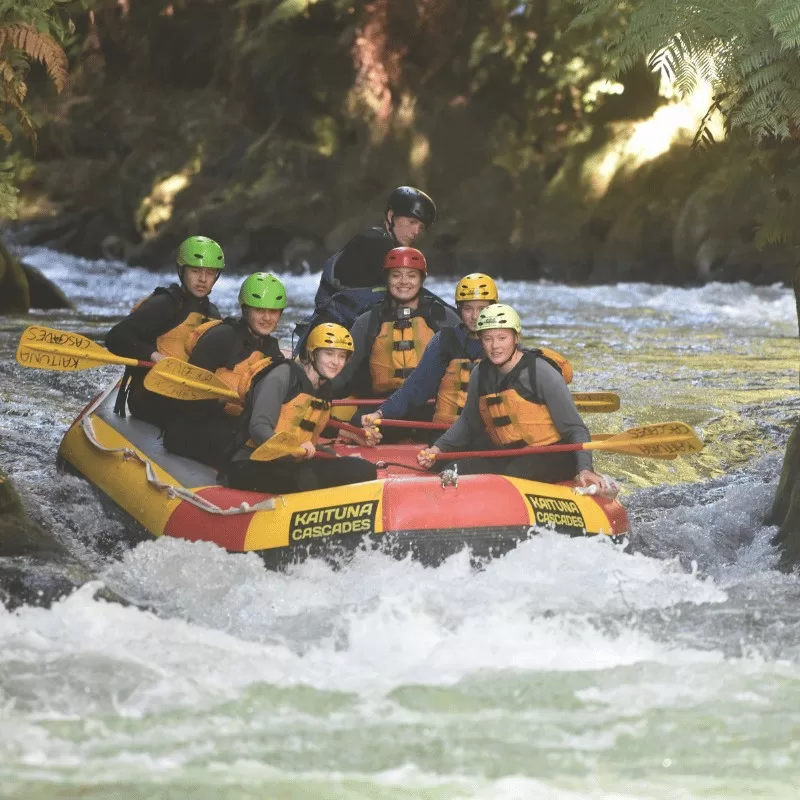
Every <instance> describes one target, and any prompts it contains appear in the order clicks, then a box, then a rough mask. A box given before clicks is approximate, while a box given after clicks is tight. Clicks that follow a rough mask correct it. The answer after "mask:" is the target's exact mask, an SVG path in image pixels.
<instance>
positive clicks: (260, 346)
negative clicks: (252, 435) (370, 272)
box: [164, 272, 286, 467]
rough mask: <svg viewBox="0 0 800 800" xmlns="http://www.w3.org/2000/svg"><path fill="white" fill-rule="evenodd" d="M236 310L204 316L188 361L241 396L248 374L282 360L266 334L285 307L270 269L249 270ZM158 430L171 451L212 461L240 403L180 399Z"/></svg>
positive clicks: (217, 460)
mask: <svg viewBox="0 0 800 800" xmlns="http://www.w3.org/2000/svg"><path fill="white" fill-rule="evenodd" d="M239 305H240V307H241V316H239V317H227V318H225V319H223V320H210V321H208V322H206V323H205V324H203V325H201V326H200V327H198V328H197V329H196V330H195V331H194V332H193V333H192V334H191V335H190V336H189V338H188V339H187V342H186V352H187V354H188V357H189V363H190V364H193V365H195V366H197V367H202V368H203V369H206V370H208V371H209V372H214V373H216V375H217V377H218V378H220V379H221V380H222V381H223V383H225V384H226V385H227V386H228V387H229V388H230V389H233V390H234V391H236V392H238V393H239V395H240V396H241V397H245V396H246V395H247V392H248V390H249V388H250V382H251V381H252V379H253V376H254V375H255V374H256V373H257V372H259V371H261V370H263V369H264V367H265V366H267V365H269V364H276V363H278V362H280V361H283V360H284V355H283V353H282V352H281V348H280V343H279V342H278V340H277V339H276V338H275V337H274V336H273V335H272V334H273V333H274V332H275V329H276V328H277V326H278V323H279V322H280V319H281V315H282V314H283V310H284V309H285V308H286V288H285V287H284V285H283V283H282V282H281V281H280V280H279V279H278V278H276V277H275V276H274V275H272V274H270V273H268V272H255V273H253V274H252V275H248V277H247V278H245V279H244V281H243V282H242V285H241V288H240V289H239ZM181 406H182V408H181V413H179V414H174V415H173V418H172V420H171V421H170V424H168V425H167V426H166V430H165V431H164V446H165V447H166V448H167V450H169V451H170V452H172V453H176V454H177V455H181V456H185V457H187V458H193V459H194V460H195V461H200V462H201V463H203V464H208V465H210V466H214V467H218V466H220V464H222V462H223V460H224V456H225V454H226V452H227V450H228V449H229V448H230V446H231V443H232V441H233V437H234V434H235V432H236V428H237V424H238V423H237V418H238V416H239V415H240V414H241V413H242V403H241V402H238V401H233V400H228V401H226V402H224V403H221V402H218V401H216V400H208V401H200V402H184V403H182V404H181Z"/></svg>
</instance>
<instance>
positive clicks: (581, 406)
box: [572, 392, 619, 414]
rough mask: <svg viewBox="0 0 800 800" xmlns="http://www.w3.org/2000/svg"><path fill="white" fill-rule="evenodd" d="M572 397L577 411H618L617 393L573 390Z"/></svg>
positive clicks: (603, 412)
mask: <svg viewBox="0 0 800 800" xmlns="http://www.w3.org/2000/svg"><path fill="white" fill-rule="evenodd" d="M572 399H573V400H574V401H575V406H576V407H577V409H578V410H579V411H584V412H586V413H588V414H610V413H611V412H612V411H619V395H618V394H615V393H614V392H573V393H572Z"/></svg>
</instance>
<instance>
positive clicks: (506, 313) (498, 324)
mask: <svg viewBox="0 0 800 800" xmlns="http://www.w3.org/2000/svg"><path fill="white" fill-rule="evenodd" d="M476 328H477V330H478V333H480V332H481V331H492V330H498V329H501V328H510V329H511V330H512V331H516V332H517V333H522V322H521V321H520V318H519V314H517V312H516V311H514V309H513V308H511V306H507V305H505V304H504V303H495V304H494V305H493V306H486V308H484V309H483V311H481V313H480V316H479V317H478V323H477V325H476Z"/></svg>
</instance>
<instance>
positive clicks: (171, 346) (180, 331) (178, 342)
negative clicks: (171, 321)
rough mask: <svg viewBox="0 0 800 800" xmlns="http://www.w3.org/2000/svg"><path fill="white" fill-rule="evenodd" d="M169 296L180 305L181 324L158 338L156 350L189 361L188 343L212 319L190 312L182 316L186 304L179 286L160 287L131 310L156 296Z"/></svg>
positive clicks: (164, 354) (179, 316) (196, 312)
mask: <svg viewBox="0 0 800 800" xmlns="http://www.w3.org/2000/svg"><path fill="white" fill-rule="evenodd" d="M161 293H164V294H168V295H169V296H170V297H172V299H173V300H175V302H176V303H177V304H178V309H179V311H178V314H177V316H178V318H179V319H180V322H178V323H177V324H176V325H174V326H173V327H171V328H170V329H169V330H167V331H164V333H162V334H161V335H160V336H158V337H156V350H157V351H158V352H159V353H161V355H163V356H170V357H172V358H178V359H180V360H181V361H188V360H189V353H188V352H187V351H186V342H187V340H188V339H189V337H190V336H191V335H192V333H194V331H195V330H196V329H197V328H199V327H200V326H201V325H202V324H203V323H205V322H207V321H208V320H209V319H210V318H209V317H207V316H206V315H205V314H201V313H200V312H199V311H190V312H189V313H188V314H186V315H185V316H181V314H180V307H181V306H182V304H183V302H184V296H183V292H182V291H181V289H180V287H179V286H177V285H174V286H169V287H167V288H164V287H162V286H159V287H158V288H157V289H156V290H155V291H154V292H153V293H152V294H149V295H147V297H143V298H142V299H141V300H139V301H138V302H136V303H135V304H134V306H133V308H132V309H131V312H133V311H136V309H137V308H139V307H140V306H141V305H142V303H144V302H145V301H146V300H149V299H150V298H151V297H152V296H153V295H154V294H161Z"/></svg>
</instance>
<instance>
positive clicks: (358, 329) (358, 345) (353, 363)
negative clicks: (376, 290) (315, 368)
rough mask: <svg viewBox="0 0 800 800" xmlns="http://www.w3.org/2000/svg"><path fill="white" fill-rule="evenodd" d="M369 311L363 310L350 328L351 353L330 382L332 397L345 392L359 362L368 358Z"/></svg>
mask: <svg viewBox="0 0 800 800" xmlns="http://www.w3.org/2000/svg"><path fill="white" fill-rule="evenodd" d="M371 313H372V312H371V311H365V312H364V313H363V314H361V315H360V316H359V317H358V318H357V319H356V321H355V322H354V323H353V327H352V328H351V329H350V335H351V336H352V337H353V355H351V356H350V358H348V359H347V363H346V364H345V365H344V369H343V370H342V371H341V372H340V373H339V374H338V375H337V376H336V377H335V378H333V380H331V382H330V383H331V391H332V392H333V396H334V397H339V396H341V395H343V394H344V393H345V391H346V389H347V385H348V384H349V383H350V382H351V381H352V380H353V378H354V377H355V375H356V373H357V372H358V368H359V367H360V366H361V362H362V361H363V360H364V359H365V358H369V348H370V345H371V342H367V328H368V327H369V318H370V314H371Z"/></svg>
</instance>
